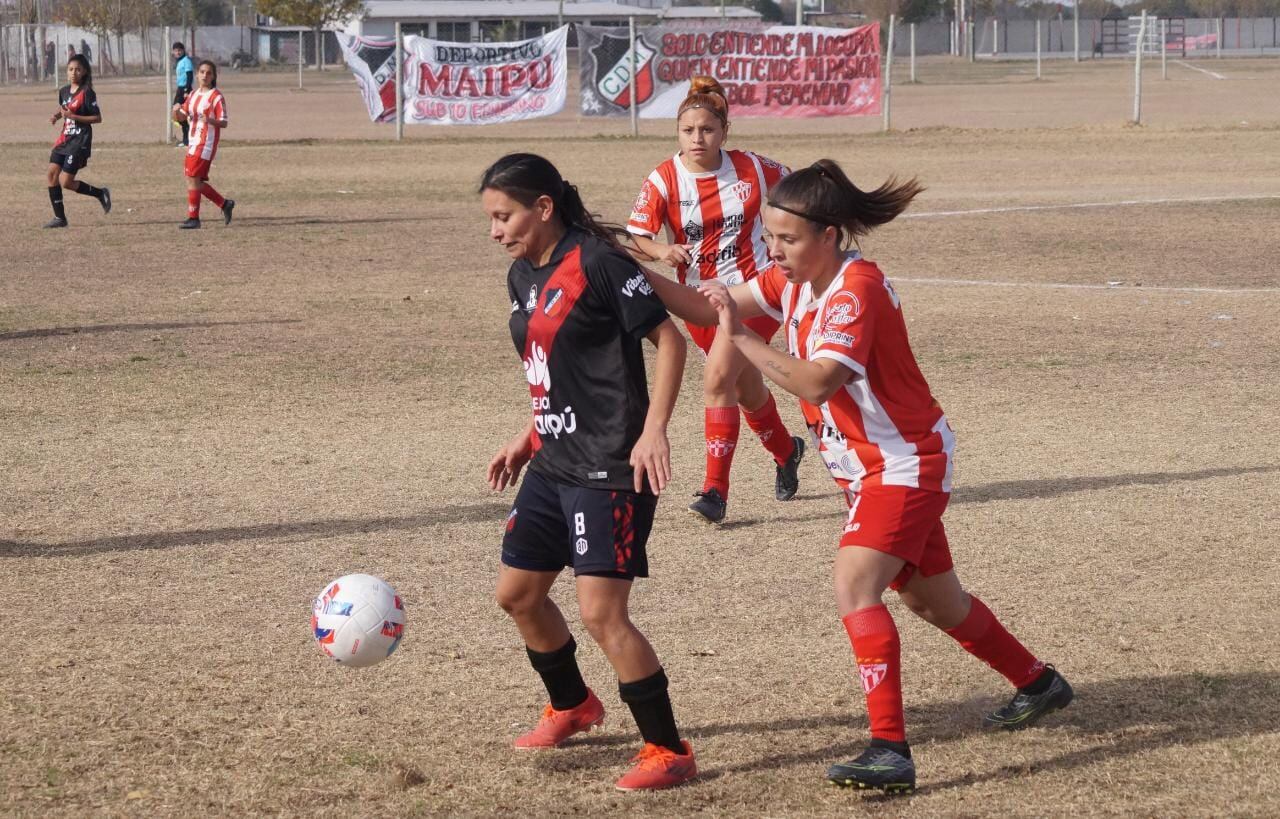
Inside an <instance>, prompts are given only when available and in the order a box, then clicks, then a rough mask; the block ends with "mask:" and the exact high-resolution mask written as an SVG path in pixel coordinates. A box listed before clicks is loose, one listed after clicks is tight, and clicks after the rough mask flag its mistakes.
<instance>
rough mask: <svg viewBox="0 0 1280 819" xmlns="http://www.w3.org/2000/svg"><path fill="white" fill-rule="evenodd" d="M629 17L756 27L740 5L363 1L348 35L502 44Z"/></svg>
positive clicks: (642, 21) (754, 16)
mask: <svg viewBox="0 0 1280 819" xmlns="http://www.w3.org/2000/svg"><path fill="white" fill-rule="evenodd" d="M644 1H645V0H640V2H644ZM722 12H723V15H722ZM631 17H634V18H636V23H637V25H652V24H655V23H658V22H660V21H662V20H679V21H681V22H696V21H702V20H707V21H714V20H720V19H730V20H732V21H733V22H734V23H748V24H749V23H759V22H760V13H759V12H757V11H754V10H752V9H748V8H743V7H742V6H725V7H723V8H722V7H720V6H666V7H657V8H653V7H645V6H640V5H628V4H624V3H620V2H613V1H612V0H586V2H577V3H575V2H560V0H368V2H366V3H365V12H364V15H363V16H361V17H357V18H356V19H354V20H353V21H352V22H351V23H350V24H349V25H348V26H347V31H348V32H349V33H351V34H359V35H363V36H366V37H391V36H393V35H394V34H395V25H396V23H397V22H399V23H400V24H401V31H403V32H404V33H405V34H419V35H422V36H424V37H431V38H432V39H436V40H452V41H454V42H501V41H511V40H523V39H527V38H530V37H537V36H539V35H541V34H544V33H546V32H547V31H551V30H552V29H555V28H558V27H559V26H561V25H563V24H564V23H580V24H583V25H592V26H625V25H627V20H628V18H631Z"/></svg>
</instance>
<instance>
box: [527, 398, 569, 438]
mask: <svg viewBox="0 0 1280 819" xmlns="http://www.w3.org/2000/svg"><path fill="white" fill-rule="evenodd" d="M533 428H534V429H536V430H537V431H538V434H539V435H550V436H551V437H552V438H554V439H555V440H557V441H558V440H560V435H561V433H563V434H565V435H572V434H573V433H574V432H576V431H577V430H578V417H577V416H576V415H574V414H573V407H565V408H564V410H563V411H561V412H552V411H551V402H550V401H549V400H548V399H547V397H546V396H545V395H544V396H542V397H541V398H535V399H533Z"/></svg>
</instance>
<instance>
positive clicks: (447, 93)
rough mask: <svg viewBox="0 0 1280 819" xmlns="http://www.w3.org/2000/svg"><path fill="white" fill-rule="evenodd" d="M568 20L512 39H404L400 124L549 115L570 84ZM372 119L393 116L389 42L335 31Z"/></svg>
mask: <svg viewBox="0 0 1280 819" xmlns="http://www.w3.org/2000/svg"><path fill="white" fill-rule="evenodd" d="M568 32H569V28H568V26H562V27H561V28H558V29H556V30H555V31H552V32H549V33H547V34H545V35H543V36H542V37H534V38H533V39H531V40H521V41H519V42H514V43H454V42H448V41H444V40H430V39H427V38H426V37H418V36H416V35H409V36H406V37H405V38H404V72H403V77H404V121H405V124H407V125H489V124H493V123H498V122H514V121H516V120H522V119H532V118H534V117H545V116H550V115H551V114H555V113H557V112H559V111H560V110H561V109H562V108H564V101H565V96H566V93H567V89H568V85H569V71H568V59H567V48H566V46H567V44H568ZM339 42H340V43H341V44H342V53H343V56H344V57H345V58H346V61H347V65H348V66H350V68H351V71H352V73H354V74H355V77H356V84H357V85H358V86H359V87H360V94H361V96H362V97H363V98H364V101H365V106H366V107H367V108H368V110H369V118H370V119H371V120H373V121H374V122H395V100H396V90H395V84H394V83H395V79H394V75H395V41H394V39H385V40H384V39H372V38H368V37H340V38H339Z"/></svg>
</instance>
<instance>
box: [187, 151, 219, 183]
mask: <svg viewBox="0 0 1280 819" xmlns="http://www.w3.org/2000/svg"><path fill="white" fill-rule="evenodd" d="M212 165H213V160H212V159H201V158H200V157H198V156H192V155H191V154H187V168H186V175H187V176H189V177H191V178H192V179H203V180H204V181H206V182H207V181H209V168H210V167H211V166H212Z"/></svg>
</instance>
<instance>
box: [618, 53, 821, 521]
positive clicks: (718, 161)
mask: <svg viewBox="0 0 1280 819" xmlns="http://www.w3.org/2000/svg"><path fill="white" fill-rule="evenodd" d="M728 134H729V103H728V101H727V100H726V98H725V92H724V88H722V87H721V86H720V83H718V82H716V81H715V80H714V79H712V78H711V77H694V78H693V80H692V82H690V85H689V95H688V96H687V97H686V98H685V100H684V102H683V103H681V105H680V110H679V114H678V115H677V117H676V137H677V140H678V142H679V144H680V150H679V152H678V153H676V155H675V156H673V157H671V158H670V159H668V160H666V161H665V162H663V163H662V164H661V165H659V166H658V167H657V168H656V169H655V170H654V171H653V173H651V174H649V177H648V179H646V180H645V182H644V185H643V186H642V187H641V188H640V195H639V196H638V197H637V198H636V201H635V204H634V205H633V206H632V212H631V218H630V220H629V221H628V223H627V230H628V231H629V232H630V233H631V234H632V237H633V241H634V242H635V245H636V247H637V248H639V250H640V251H641V252H642V253H644V254H645V255H646V256H648V257H649V258H651V259H656V260H659V261H662V262H665V263H666V264H668V265H670V266H671V267H673V268H675V270H676V275H677V277H678V278H679V280H680V283H681V284H691V285H696V284H698V283H699V282H703V281H721V282H724V283H725V284H726V285H729V286H732V285H735V284H741V283H742V282H746V281H750V280H751V279H753V278H755V276H756V274H757V273H758V272H759V270H761V269H762V268H764V267H765V266H766V265H767V263H768V259H767V253H766V251H765V246H764V242H762V241H761V240H760V231H761V224H760V204H761V203H762V202H763V201H764V196H765V194H766V193H767V192H768V190H769V189H770V188H772V187H773V186H774V185H775V184H777V182H778V180H779V179H781V178H782V177H783V176H784V175H785V174H786V173H787V169H786V168H785V167H783V166H782V165H779V164H778V163H776V162H774V161H773V160H771V159H767V158H765V157H762V156H759V155H757V154H754V153H751V152H750V151H738V150H729V151H726V150H724V148H723V146H724V141H725V139H726V138H727V137H728ZM663 228H665V229H666V233H667V236H668V237H669V238H670V240H671V243H670V244H666V243H663V242H659V241H658V240H657V238H656V237H657V235H658V232H659V231H661V230H662V229H663ZM750 326H751V329H752V330H754V331H755V332H756V333H758V334H759V335H760V336H761V337H762V338H764V339H765V340H766V341H767V340H768V339H770V338H772V337H773V334H774V333H776V332H777V330H778V323H777V322H776V321H774V320H773V319H772V318H770V317H768V316H761V317H759V318H757V319H753V320H752V321H751V325H750ZM688 329H689V335H690V337H692V338H693V341H694V343H695V344H697V345H698V347H699V348H701V350H702V352H703V353H705V354H706V356H707V362H706V370H705V372H704V374H703V398H704V402H705V406H706V414H705V421H704V424H705V426H704V430H705V435H706V442H707V460H706V474H705V477H704V479H703V483H702V490H701V491H699V492H697V493H695V494H696V499H695V500H694V502H693V503H692V504H691V505H690V506H689V511H690V512H693V513H694V514H695V515H698V516H699V517H701V518H703V519H705V520H707V521H709V522H711V523H720V522H721V521H722V520H724V517H725V510H726V506H727V502H728V499H729V470H730V467H731V465H732V464H733V453H734V451H735V450H736V449H737V446H738V432H739V429H740V427H741V421H740V418H739V410H741V414H742V415H744V416H746V419H747V426H749V427H750V428H751V430H752V431H753V432H754V433H755V434H756V435H757V436H758V437H759V439H760V443H762V444H763V445H764V448H765V449H766V450H768V452H769V454H770V455H771V456H773V460H774V462H775V463H776V465H777V473H776V476H775V480H774V496H775V497H776V498H777V499H778V500H783V501H785V500H790V499H791V498H793V497H795V494H796V490H797V489H798V488H799V485H800V478H799V475H798V469H799V467H800V459H801V458H803V457H804V439H802V438H797V437H793V436H792V435H791V433H790V432H788V431H787V427H786V425H785V424H783V422H782V418H781V417H780V416H779V415H778V407H777V404H776V403H775V402H774V400H773V395H772V394H771V393H770V392H769V389H768V387H766V386H765V384H764V379H762V378H761V377H760V371H759V370H757V369H755V368H754V367H752V366H751V365H750V364H749V363H748V362H747V360H746V359H745V358H743V357H742V355H741V354H740V353H739V352H738V351H737V350H736V349H734V347H733V345H732V344H730V343H728V341H727V340H724V339H718V338H717V335H716V331H715V327H697V326H694V325H689V326H688Z"/></svg>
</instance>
